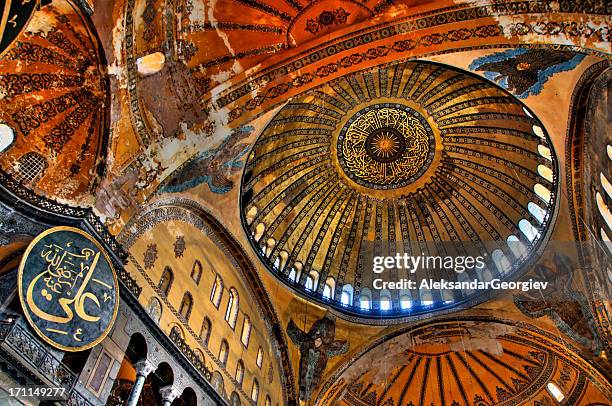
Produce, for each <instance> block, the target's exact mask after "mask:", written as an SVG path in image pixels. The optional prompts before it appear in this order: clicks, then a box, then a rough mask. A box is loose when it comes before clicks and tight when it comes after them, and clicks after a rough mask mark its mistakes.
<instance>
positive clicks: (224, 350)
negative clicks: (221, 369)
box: [219, 338, 229, 366]
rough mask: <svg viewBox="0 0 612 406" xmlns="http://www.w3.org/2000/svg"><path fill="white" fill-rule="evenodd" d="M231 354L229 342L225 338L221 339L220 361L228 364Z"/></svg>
mask: <svg viewBox="0 0 612 406" xmlns="http://www.w3.org/2000/svg"><path fill="white" fill-rule="evenodd" d="M228 355H229V344H228V343H227V340H225V338H224V339H223V340H221V346H220V347H219V362H221V364H223V366H225V365H227V357H228Z"/></svg>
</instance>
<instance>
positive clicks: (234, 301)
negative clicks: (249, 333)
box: [225, 287, 239, 328]
mask: <svg viewBox="0 0 612 406" xmlns="http://www.w3.org/2000/svg"><path fill="white" fill-rule="evenodd" d="M238 300H239V298H238V291H237V290H236V288H233V287H232V288H230V290H229V301H228V302H227V309H226V310H225V321H227V324H229V325H230V327H231V328H234V327H236V319H238Z"/></svg>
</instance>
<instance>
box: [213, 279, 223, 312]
mask: <svg viewBox="0 0 612 406" xmlns="http://www.w3.org/2000/svg"><path fill="white" fill-rule="evenodd" d="M222 298H223V279H221V276H220V275H219V274H216V276H215V283H213V286H212V289H211V291H210V301H211V302H212V303H213V304H214V305H215V307H216V308H217V309H218V308H219V306H220V305H221V299H222Z"/></svg>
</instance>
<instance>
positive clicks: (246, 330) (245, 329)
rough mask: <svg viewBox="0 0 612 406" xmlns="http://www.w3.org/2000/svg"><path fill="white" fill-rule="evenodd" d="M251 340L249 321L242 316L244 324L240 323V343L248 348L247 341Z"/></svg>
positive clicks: (246, 317)
mask: <svg viewBox="0 0 612 406" xmlns="http://www.w3.org/2000/svg"><path fill="white" fill-rule="evenodd" d="M250 338H251V319H249V317H248V316H244V322H243V323H242V334H241V335H240V341H242V345H244V346H245V347H247V348H248V347H249V339H250Z"/></svg>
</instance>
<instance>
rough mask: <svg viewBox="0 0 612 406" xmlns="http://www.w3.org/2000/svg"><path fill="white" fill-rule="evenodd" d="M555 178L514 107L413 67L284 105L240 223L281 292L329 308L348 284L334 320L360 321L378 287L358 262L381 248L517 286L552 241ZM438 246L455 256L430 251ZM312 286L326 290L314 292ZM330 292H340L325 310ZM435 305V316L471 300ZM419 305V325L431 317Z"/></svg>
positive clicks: (362, 77) (537, 128) (262, 144)
mask: <svg viewBox="0 0 612 406" xmlns="http://www.w3.org/2000/svg"><path fill="white" fill-rule="evenodd" d="M557 176H558V175H557V163H556V158H555V157H554V154H553V153H552V151H551V145H550V140H549V138H548V136H547V135H546V134H545V133H544V130H543V129H542V127H541V124H540V123H539V122H538V120H537V119H536V118H534V117H533V115H532V113H530V112H529V110H527V109H526V108H525V107H524V106H523V105H522V103H520V102H519V101H518V99H516V98H514V97H513V96H511V95H510V94H508V93H506V92H505V91H504V90H502V89H500V88H499V87H497V86H496V85H495V84H494V83H492V82H488V81H485V80H482V79H480V78H478V77H476V76H473V75H471V74H468V73H466V72H462V71H459V70H457V69H454V68H451V67H449V66H444V65H439V64H434V63H429V62H416V61H410V62H404V63H398V64H393V65H385V66H384V67H381V68H378V69H375V70H368V71H364V72H361V73H358V74H355V75H351V76H345V77H343V78H341V79H338V80H336V81H333V82H331V83H329V84H327V85H325V86H323V87H320V88H318V89H315V90H313V91H311V92H309V93H307V94H305V95H303V96H301V97H298V98H295V99H293V100H292V101H290V102H289V103H288V104H286V105H285V107H283V108H282V109H281V110H280V111H279V112H278V113H277V114H276V115H275V116H274V117H273V119H272V120H271V121H270V122H269V124H268V126H267V127H266V128H265V130H264V131H263V132H262V134H261V135H260V137H259V138H258V140H257V141H256V143H255V145H254V147H253V149H252V151H251V153H250V155H249V157H248V159H247V164H246V167H245V171H244V176H243V180H242V192H241V193H242V197H241V203H242V215H243V222H244V225H245V227H247V229H248V232H247V233H248V234H249V236H250V237H251V242H252V244H253V245H254V246H255V247H256V250H257V251H258V253H259V255H260V257H261V259H262V260H263V261H264V262H265V263H266V264H267V265H268V267H269V268H270V269H271V270H272V271H273V272H274V273H275V274H276V275H277V276H278V277H279V278H280V279H281V280H283V281H285V282H287V283H288V284H290V285H291V286H293V287H294V288H296V289H298V290H301V291H304V292H306V294H307V295H308V296H310V297H313V298H318V299H324V300H325V299H333V300H331V304H332V305H338V304H339V303H338V302H339V301H340V297H341V293H342V291H343V287H344V286H345V285H347V284H348V285H350V286H351V289H353V290H354V295H353V297H352V299H353V300H352V303H344V305H340V306H337V307H338V308H339V309H340V310H342V311H347V312H352V311H357V312H359V311H360V310H362V309H359V308H358V306H359V303H358V297H359V292H360V290H362V289H363V288H366V287H371V286H372V280H373V278H374V277H375V275H373V273H372V264H371V263H367V260H366V259H364V258H366V256H365V255H366V254H364V253H365V252H366V251H368V250H370V251H371V250H372V249H374V250H376V249H378V248H376V247H374V248H372V244H374V243H375V242H381V243H382V242H391V244H396V243H397V244H399V246H400V247H403V250H404V252H413V253H414V252H418V251H421V253H423V252H427V253H428V254H430V255H433V254H436V253H437V254H438V255H443V254H444V252H446V251H448V250H456V252H458V253H461V252H463V253H464V255H465V252H467V251H468V250H471V249H472V247H470V248H468V245H472V246H473V247H476V249H477V251H478V252H480V253H485V254H486V255H487V258H488V259H489V262H488V265H487V268H488V271H489V274H487V271H486V270H481V271H478V272H475V273H474V274H470V275H469V276H470V279H473V278H478V279H481V280H482V279H487V278H490V277H491V275H501V276H505V277H516V276H517V274H516V271H517V270H519V269H520V268H521V267H522V265H523V264H524V263H525V262H526V261H528V260H529V259H530V252H533V251H534V250H535V249H536V248H537V246H538V245H539V242H540V240H542V238H543V237H544V236H545V234H546V228H547V225H548V223H549V218H550V215H551V213H552V211H553V208H554V207H555V191H556V179H557ZM459 241H463V243H459ZM441 242H457V243H456V244H455V245H454V246H453V247H449V246H447V247H445V248H435V247H433V246H432V245H429V244H431V243H441ZM509 242H514V243H515V244H516V245H514V246H512V245H509ZM411 243H413V244H412V245H411ZM394 247H395V245H394ZM385 249H387V250H390V249H391V248H384V243H383V245H381V248H380V249H379V251H380V253H381V254H382V253H383V251H384V250H385ZM496 252H497V253H496ZM515 257H516V261H514V260H513V261H509V260H508V259H509V258H511V259H514V258H515ZM510 262H512V265H510ZM506 266H507V268H506ZM510 268H512V269H510ZM403 271H405V270H403ZM296 272H297V273H298V275H297V276H296V275H295V274H296ZM309 275H310V276H312V275H314V276H312V277H313V278H314V279H315V280H316V279H318V280H319V281H320V283H318V285H317V284H316V282H315V285H317V286H307V283H310V282H308V281H307V279H308V276H309ZM406 276H408V275H407V274H406V275H402V274H398V277H406ZM328 278H332V280H333V283H332V284H331V285H332V289H334V288H335V292H334V294H332V295H329V294H328V295H327V297H323V292H324V289H325V282H326V281H328ZM373 294H374V296H376V295H377V294H378V292H374V293H373ZM397 295H398V293H397V292H395V293H393V294H392V296H393V297H392V299H393V300H394V302H395V303H396V305H397V301H398V297H397ZM432 295H433V301H434V302H440V303H438V304H439V305H440V306H454V305H456V304H457V303H458V302H461V301H465V300H467V299H469V298H470V297H469V295H465V296H456V297H452V298H449V297H441V295H440V294H439V293H435V292H433V293H432ZM330 296H331V297H330ZM371 299H372V301H373V302H378V297H372V298H371ZM412 299H414V300H413V302H414V303H415V305H414V306H411V309H410V312H411V313H418V312H419V311H427V310H428V308H431V306H429V304H430V303H429V300H428V301H427V303H428V305H427V306H423V308H422V309H419V306H420V304H419V303H422V302H423V298H418V297H413V298H412ZM428 306H429V307H428ZM396 307H397V306H396ZM436 307H437V306H436ZM374 310H376V309H374ZM372 313H377V312H375V311H372ZM378 314H380V313H378Z"/></svg>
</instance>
